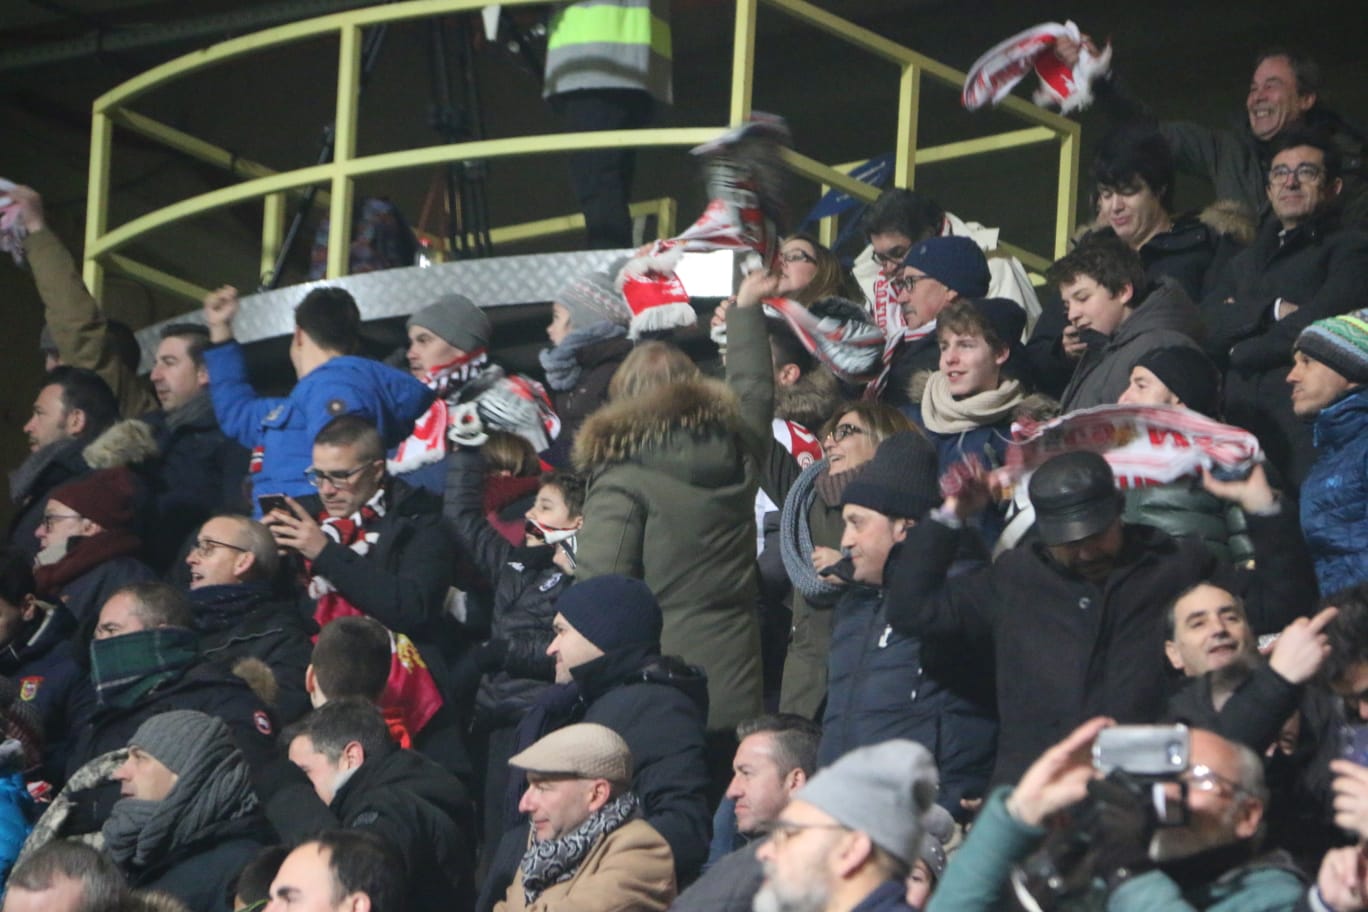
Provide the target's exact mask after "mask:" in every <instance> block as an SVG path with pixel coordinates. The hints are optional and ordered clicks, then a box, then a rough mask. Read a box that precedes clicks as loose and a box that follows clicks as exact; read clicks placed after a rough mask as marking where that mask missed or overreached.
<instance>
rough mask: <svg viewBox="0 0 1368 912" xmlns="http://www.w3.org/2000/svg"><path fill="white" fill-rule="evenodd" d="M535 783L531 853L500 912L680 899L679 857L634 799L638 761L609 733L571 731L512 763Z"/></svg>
mask: <svg viewBox="0 0 1368 912" xmlns="http://www.w3.org/2000/svg"><path fill="white" fill-rule="evenodd" d="M508 763H509V765H510V766H515V767H517V768H519V769H521V770H524V771H526V773H527V783H528V785H527V791H525V792H524V793H523V796H522V800H521V801H519V802H518V810H519V811H521V812H522V813H524V814H526V815H527V817H528V822H529V830H530V832H529V834H528V841H527V850H526V851H525V852H524V853H523V857H522V861H521V862H520V863H519V865H518V873H517V875H516V876H515V877H514V878H513V881H512V883H510V884H509V885H508V889H507V892H506V893H505V895H504V898H503V900H502V901H500V902H499V903H498V904H497V905H495V906H494V912H524V910H527V912H534V910H535V912H549V910H557V909H632V910H633V912H659V910H663V909H665V908H666V906H668V905H669V903H670V900H672V899H674V897H675V875H674V855H673V853H672V852H671V851H670V846H669V843H667V842H666V841H665V839H664V837H662V836H661V835H660V833H658V832H657V831H656V829H655V827H653V826H651V825H650V824H649V823H647V822H646V821H645V820H644V819H642V816H641V811H640V808H639V806H638V802H637V797H636V795H635V794H634V793H633V792H632V791H631V784H632V752H631V750H630V749H629V748H628V747H627V742H626V741H624V740H622V736H620V735H619V734H618V733H617V732H615V731H613V730H612V729H611V728H608V727H607V726H603V725H598V724H596V723H593V722H581V723H579V724H576V725H567V726H565V727H564V728H560V729H557V730H556V731H554V732H552V733H551V734H549V735H546V736H545V737H543V738H541V739H540V740H539V741H537V742H535V743H534V744H532V746H531V747H529V748H527V749H526V750H524V751H522V752H520V753H517V754H515V755H513V757H511V758H510V759H509V761H508Z"/></svg>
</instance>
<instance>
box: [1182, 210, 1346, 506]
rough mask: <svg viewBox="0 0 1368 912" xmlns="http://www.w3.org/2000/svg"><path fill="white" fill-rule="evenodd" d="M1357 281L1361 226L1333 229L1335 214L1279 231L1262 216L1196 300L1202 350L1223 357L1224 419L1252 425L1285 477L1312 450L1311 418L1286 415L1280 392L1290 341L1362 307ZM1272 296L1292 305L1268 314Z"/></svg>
mask: <svg viewBox="0 0 1368 912" xmlns="http://www.w3.org/2000/svg"><path fill="white" fill-rule="evenodd" d="M1365 288H1368V233H1364V232H1362V231H1360V230H1358V229H1355V228H1344V227H1341V225H1340V222H1339V220H1338V219H1337V218H1336V217H1334V216H1333V215H1326V216H1323V217H1320V218H1317V219H1313V220H1311V221H1308V222H1305V223H1304V224H1301V225H1298V226H1297V227H1296V228H1293V229H1292V230H1290V231H1287V232H1284V231H1282V226H1281V224H1280V223H1279V222H1278V220H1277V219H1269V220H1268V221H1267V222H1265V223H1264V224H1263V226H1262V227H1261V228H1260V229H1259V233H1258V236H1257V237H1255V239H1254V243H1253V244H1252V245H1251V246H1250V248H1249V249H1248V250H1245V251H1244V252H1243V253H1241V254H1239V255H1238V256H1236V257H1235V258H1234V259H1232V260H1231V261H1230V264H1229V266H1228V267H1227V269H1226V270H1225V272H1224V274H1223V277H1222V281H1221V282H1220V283H1218V284H1217V285H1216V287H1215V288H1214V289H1213V290H1212V292H1211V293H1210V294H1208V296H1207V298H1206V300H1205V301H1203V302H1202V310H1203V316H1204V318H1205V320H1206V324H1207V328H1208V348H1209V349H1210V351H1211V354H1212V357H1214V358H1217V359H1218V363H1223V364H1228V365H1229V367H1228V369H1227V371H1226V377H1225V400H1224V404H1225V417H1226V420H1227V421H1229V422H1230V423H1231V424H1236V425H1239V426H1240V427H1244V428H1248V429H1249V430H1251V431H1253V432H1254V433H1255V434H1256V435H1257V436H1258V438H1259V442H1260V443H1262V444H1263V447H1264V450H1265V451H1266V452H1267V453H1268V457H1269V459H1270V460H1271V461H1272V463H1273V464H1274V465H1275V466H1276V467H1277V468H1278V469H1279V470H1280V472H1281V473H1282V475H1283V477H1284V478H1286V479H1287V480H1289V481H1290V482H1291V483H1292V484H1293V485H1300V484H1301V482H1302V480H1303V479H1304V478H1305V477H1306V473H1307V471H1308V470H1309V469H1310V467H1311V464H1312V462H1314V461H1315V450H1314V447H1313V446H1312V443H1311V428H1310V425H1308V424H1307V423H1305V422H1303V421H1302V420H1301V419H1300V418H1298V417H1297V416H1296V415H1295V414H1293V412H1292V400H1291V398H1290V397H1289V396H1288V393H1287V390H1288V387H1287V372H1288V371H1289V370H1291V368H1292V346H1293V344H1294V343H1295V342H1296V341H1297V336H1298V335H1300V334H1301V331H1302V330H1303V329H1305V328H1306V327H1308V326H1310V325H1311V324H1312V323H1313V322H1315V321H1316V320H1320V319H1323V318H1325V317H1332V316H1335V315H1337V314H1343V313H1348V312H1349V311H1351V310H1353V309H1354V308H1356V307H1361V306H1362V305H1363V290H1364V289H1365ZM1278 298H1282V299H1283V300H1285V301H1289V302H1291V303H1293V304H1296V305H1297V310H1296V311H1295V312H1294V313H1292V314H1289V315H1288V316H1286V317H1284V318H1283V319H1281V320H1275V319H1274V317H1273V302H1274V301H1275V300H1277V299H1278Z"/></svg>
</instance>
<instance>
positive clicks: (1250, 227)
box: [1197, 199, 1258, 247]
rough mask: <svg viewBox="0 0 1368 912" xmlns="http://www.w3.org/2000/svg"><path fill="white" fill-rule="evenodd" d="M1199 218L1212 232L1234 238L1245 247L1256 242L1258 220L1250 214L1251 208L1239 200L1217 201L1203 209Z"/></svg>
mask: <svg viewBox="0 0 1368 912" xmlns="http://www.w3.org/2000/svg"><path fill="white" fill-rule="evenodd" d="M1197 218H1198V219H1199V220H1201V222H1202V224H1203V225H1206V226H1207V227H1208V228H1210V229H1211V230H1212V231H1215V232H1216V233H1217V234H1224V235H1227V236H1229V237H1231V238H1234V239H1235V240H1236V241H1238V242H1239V243H1240V244H1242V245H1244V246H1245V247H1248V246H1249V245H1250V244H1252V243H1253V242H1254V234H1255V232H1256V231H1257V229H1258V221H1257V219H1256V218H1255V217H1254V215H1253V214H1251V213H1250V211H1249V207H1247V206H1246V205H1245V204H1244V203H1242V202H1240V201H1239V200H1232V199H1220V200H1216V201H1215V202H1214V203H1212V204H1211V205H1209V206H1207V207H1206V208H1205V209H1203V210H1202V211H1201V212H1200V213H1199V214H1198V216H1197Z"/></svg>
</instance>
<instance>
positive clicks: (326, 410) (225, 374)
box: [204, 342, 433, 515]
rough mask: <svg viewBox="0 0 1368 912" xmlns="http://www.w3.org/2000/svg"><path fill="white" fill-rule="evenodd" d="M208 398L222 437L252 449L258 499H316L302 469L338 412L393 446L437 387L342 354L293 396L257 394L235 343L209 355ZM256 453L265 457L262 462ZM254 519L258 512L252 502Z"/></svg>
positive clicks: (218, 347) (408, 430)
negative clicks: (370, 426)
mask: <svg viewBox="0 0 1368 912" xmlns="http://www.w3.org/2000/svg"><path fill="white" fill-rule="evenodd" d="M204 363H205V365H206V366H208V368H209V395H210V396H211V397H212V398H213V400H214V413H215V414H216V415H218V420H219V426H220V427H221V428H222V429H223V432H224V433H225V434H227V435H228V436H230V437H232V438H233V439H234V440H236V441H238V442H239V443H241V444H242V445H243V446H245V447H247V448H248V449H250V450H252V451H253V469H254V472H253V474H252V476H251V478H252V487H253V491H254V494H255V495H256V496H260V495H262V494H289V495H290V496H291V497H299V496H301V495H305V494H312V493H313V488H312V487H311V486H310V485H309V483H308V482H307V481H305V480H304V470H305V469H307V468H308V467H309V464H310V463H311V462H312V460H313V441H314V437H316V436H317V435H318V432H319V431H321V430H322V429H323V426H324V425H326V424H327V423H328V422H329V421H331V420H333V419H334V418H336V417H337V416H339V415H360V416H361V417H363V418H368V419H370V420H371V421H373V422H374V423H375V425H376V427H378V428H379V429H380V436H381V437H382V438H383V439H384V441H385V447H386V448H387V449H389V448H393V447H395V446H398V445H399V442H400V441H402V440H403V439H404V438H405V437H407V436H408V435H409V434H410V433H411V432H412V431H413V423H414V422H415V421H417V420H418V418H420V417H421V416H422V415H423V413H424V412H426V411H427V408H428V406H429V405H431V404H432V396H433V393H432V390H430V389H428V388H427V387H426V386H424V385H423V384H421V383H419V382H418V381H417V380H415V379H414V378H413V377H411V376H410V375H408V374H406V373H404V372H403V371H400V370H395V369H394V368H392V367H389V366H388V365H385V364H381V363H380V362H379V361H371V360H369V359H367V358H357V357H353V356H351V355H342V356H339V357H336V358H333V359H332V360H330V361H326V362H324V363H323V364H321V365H319V366H318V367H316V368H314V369H313V370H312V371H310V372H309V373H308V374H307V375H306V376H305V377H304V378H303V379H302V380H300V381H299V382H298V383H296V384H295V388H294V389H293V390H291V391H290V395H289V396H287V397H285V398H283V399H280V398H269V397H259V396H257V394H256V392H255V390H253V389H252V385H251V383H249V382H248V380H247V362H246V360H245V359H244V358H243V355H242V346H240V345H238V344H237V343H236V342H227V343H224V344H223V345H216V346H213V347H212V348H208V349H206V350H205V352H204ZM257 448H260V450H261V455H262V459H261V462H260V465H257V462H256V455H257ZM252 512H253V515H260V507H259V505H258V504H256V503H255V502H254V503H253V505H252Z"/></svg>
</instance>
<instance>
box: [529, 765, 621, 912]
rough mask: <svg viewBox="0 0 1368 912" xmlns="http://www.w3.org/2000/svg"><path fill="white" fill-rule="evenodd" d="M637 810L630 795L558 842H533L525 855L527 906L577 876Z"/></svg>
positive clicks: (596, 814)
mask: <svg viewBox="0 0 1368 912" xmlns="http://www.w3.org/2000/svg"><path fill="white" fill-rule="evenodd" d="M636 809H637V797H636V795H633V794H632V793H631V792H627V793H625V794H622V795H619V796H617V797H616V798H614V799H613V800H612V801H609V802H608V803H607V804H605V805H604V806H603V807H601V808H599V809H598V810H597V811H596V812H594V813H593V814H592V815H590V817H589V819H588V820H586V821H584V823H581V824H580V825H579V826H577V827H575V828H574V829H573V830H571V831H570V832H569V833H566V834H565V835H564V836H562V837H560V838H559V839H548V840H546V841H545V842H537V841H535V840H536V837H535V836H533V842H532V844H531V845H530V846H528V847H527V851H526V852H524V853H523V857H522V864H521V865H519V868H520V869H521V871H522V883H523V898H524V900H525V901H526V903H527V905H528V906H531V905H532V904H533V903H534V902H536V901H537V897H538V896H541V894H542V891H544V890H545V889H546V888H547V887H551V886H555V885H556V884H558V883H564V882H565V881H567V880H569V879H571V878H572V877H574V876H575V872H576V871H578V870H579V866H580V863H581V862H583V861H584V856H585V855H588V854H589V850H590V849H591V848H593V847H594V843H596V842H598V840H599V838H600V837H602V836H607V835H608V834H609V833H611V832H613V831H614V830H616V829H617V828H618V827H620V826H622V825H623V824H624V823H626V822H627V821H628V820H630V819H631V818H632V817H633V816H634V815H635V814H636Z"/></svg>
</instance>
